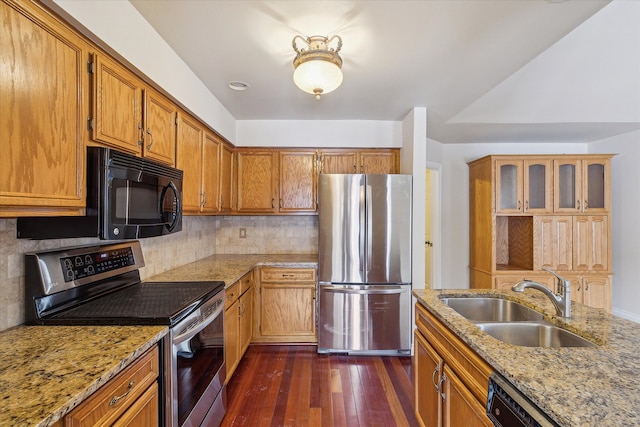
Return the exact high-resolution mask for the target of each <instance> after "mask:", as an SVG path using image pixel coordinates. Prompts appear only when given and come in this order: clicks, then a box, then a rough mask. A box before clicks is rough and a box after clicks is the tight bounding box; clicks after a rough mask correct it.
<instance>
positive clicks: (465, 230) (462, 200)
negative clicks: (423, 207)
mask: <svg viewBox="0 0 640 427" xmlns="http://www.w3.org/2000/svg"><path fill="white" fill-rule="evenodd" d="M560 153H571V154H585V153H587V145H586V144H554V143H535V144H522V143H517V144H516V143H513V144H442V154H443V155H442V177H441V178H442V199H441V201H442V221H441V224H442V243H441V250H442V287H443V288H445V289H446V288H453V289H466V288H468V287H469V168H468V166H467V163H468V162H470V161H472V160H475V159H478V158H480V157H483V156H486V155H489V154H560Z"/></svg>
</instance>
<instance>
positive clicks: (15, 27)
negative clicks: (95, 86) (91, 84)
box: [0, 1, 88, 217]
mask: <svg viewBox="0 0 640 427" xmlns="http://www.w3.org/2000/svg"><path fill="white" fill-rule="evenodd" d="M0 16H1V17H2V25H1V26H0V57H1V58H2V59H1V62H2V67H1V69H0V111H1V113H0V141H1V145H2V150H1V151H0V216H3V217H16V216H22V215H73V214H75V215H79V214H81V213H82V212H83V208H84V206H85V190H84V187H85V185H84V158H85V154H84V151H85V142H86V141H85V135H86V119H87V105H86V101H87V99H88V98H87V96H86V93H85V88H87V87H88V76H87V69H86V63H87V59H88V45H87V44H86V43H85V42H84V41H83V40H82V39H81V38H80V37H78V36H77V35H76V34H74V33H73V32H71V31H69V30H68V29H67V28H66V27H65V26H64V25H63V24H62V23H61V22H59V21H57V20H56V19H55V18H53V17H52V16H51V15H49V14H48V13H46V12H45V11H44V10H42V9H40V7H39V6H38V5H37V4H33V3H27V2H17V1H16V2H14V1H6V2H0Z"/></svg>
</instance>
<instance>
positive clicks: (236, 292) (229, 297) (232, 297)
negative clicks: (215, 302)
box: [224, 281, 241, 310]
mask: <svg viewBox="0 0 640 427" xmlns="http://www.w3.org/2000/svg"><path fill="white" fill-rule="evenodd" d="M240 293H241V292H240V281H238V282H235V283H234V284H233V285H231V286H229V287H228V288H227V289H226V290H225V291H224V296H225V300H224V309H225V310H226V309H228V308H229V307H231V306H232V305H233V303H234V302H236V300H237V299H238V297H239V296H240Z"/></svg>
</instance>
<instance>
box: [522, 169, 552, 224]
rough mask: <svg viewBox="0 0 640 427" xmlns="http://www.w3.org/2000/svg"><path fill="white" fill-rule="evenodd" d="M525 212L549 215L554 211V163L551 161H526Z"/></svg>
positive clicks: (524, 171) (524, 170)
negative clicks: (548, 213)
mask: <svg viewBox="0 0 640 427" xmlns="http://www.w3.org/2000/svg"><path fill="white" fill-rule="evenodd" d="M523 173H524V187H523V194H524V210H523V211H524V212H529V213H547V212H551V211H552V210H553V198H552V194H553V179H552V175H553V162H552V161H551V160H536V159H532V160H525V161H524V164H523Z"/></svg>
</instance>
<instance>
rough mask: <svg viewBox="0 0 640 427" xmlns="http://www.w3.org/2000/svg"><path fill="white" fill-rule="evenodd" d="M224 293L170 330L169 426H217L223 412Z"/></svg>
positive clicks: (220, 293)
mask: <svg viewBox="0 0 640 427" xmlns="http://www.w3.org/2000/svg"><path fill="white" fill-rule="evenodd" d="M223 311H224V291H221V292H219V293H217V294H216V295H215V296H214V297H213V298H211V299H209V300H208V301H207V302H205V303H204V304H203V305H202V306H201V307H200V308H198V309H197V310H195V311H194V312H193V313H191V314H190V315H189V316H187V317H186V318H185V319H183V320H182V321H180V323H178V324H177V325H175V326H174V327H173V328H172V329H171V341H172V345H171V351H170V352H168V357H170V359H171V360H170V361H169V360H167V366H170V367H171V368H170V371H171V372H170V375H169V381H168V382H169V384H168V386H167V392H168V399H167V403H168V404H167V420H168V424H169V425H170V426H173V427H176V426H179V427H182V426H200V425H204V426H217V425H219V424H220V423H221V422H222V418H223V417H224V414H225V411H226V390H225V388H224V381H225V379H226V367H225V363H224V324H223V319H224V315H223Z"/></svg>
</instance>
